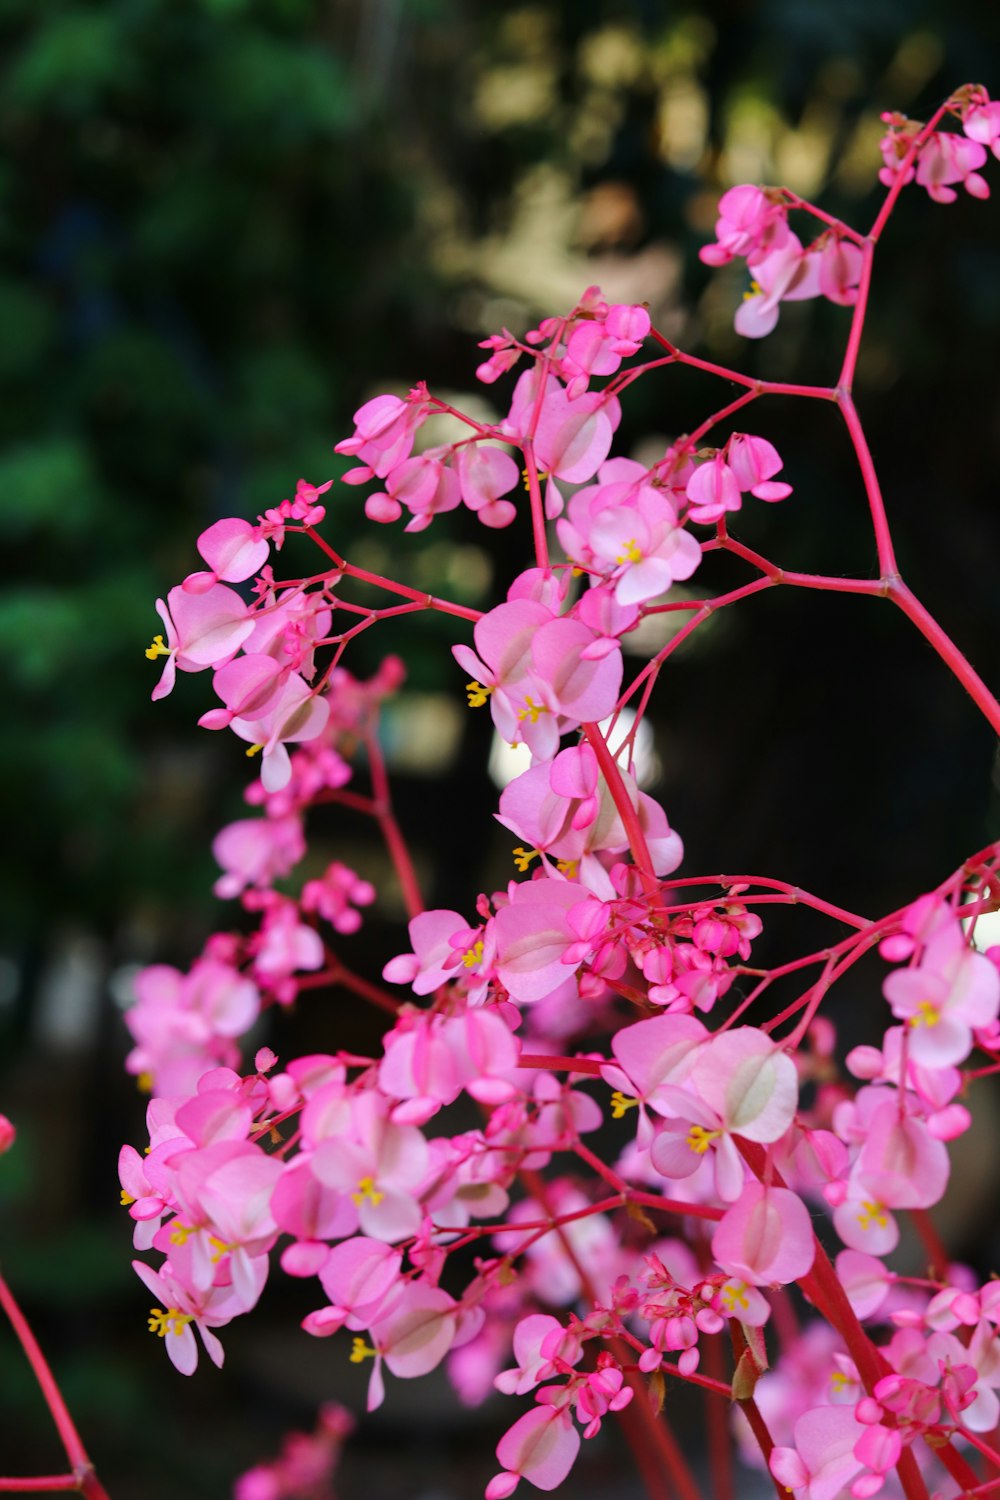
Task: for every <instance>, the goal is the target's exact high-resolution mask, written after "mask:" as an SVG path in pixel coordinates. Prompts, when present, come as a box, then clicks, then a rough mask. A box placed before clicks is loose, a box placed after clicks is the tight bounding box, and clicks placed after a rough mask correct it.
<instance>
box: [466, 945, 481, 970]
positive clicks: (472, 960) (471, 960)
mask: <svg viewBox="0 0 1000 1500" xmlns="http://www.w3.org/2000/svg"><path fill="white" fill-rule="evenodd" d="M482 956H483V940H482V938H480V939H479V941H478V942H475V943H473V945H472V947H471V948H466V950H465V953H464V954H463V956H462V967H463V968H464V969H474V968H475V967H476V964H477V963H479V961H480V959H481V958H482Z"/></svg>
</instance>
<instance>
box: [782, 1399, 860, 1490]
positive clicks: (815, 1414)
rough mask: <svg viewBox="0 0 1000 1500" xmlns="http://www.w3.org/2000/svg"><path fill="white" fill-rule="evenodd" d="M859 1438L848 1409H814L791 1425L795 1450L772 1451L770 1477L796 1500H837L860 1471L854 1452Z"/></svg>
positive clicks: (829, 1407) (819, 1407)
mask: <svg viewBox="0 0 1000 1500" xmlns="http://www.w3.org/2000/svg"><path fill="white" fill-rule="evenodd" d="M863 1434H864V1428H863V1427H862V1426H861V1424H860V1422H858V1420H857V1418H856V1417H855V1415H854V1413H853V1411H851V1410H850V1408H849V1407H846V1406H817V1407H814V1408H813V1409H812V1411H808V1412H805V1413H804V1414H803V1415H802V1416H801V1417H799V1419H798V1421H797V1422H796V1423H795V1447H794V1448H775V1449H774V1452H773V1453H772V1454H771V1458H770V1464H769V1467H770V1470H771V1473H772V1474H773V1475H774V1477H775V1479H776V1480H777V1481H778V1483H779V1484H783V1485H784V1486H785V1488H786V1489H788V1490H791V1491H792V1492H793V1493H794V1494H795V1496H796V1500H839V1497H840V1496H841V1495H842V1494H843V1491H844V1488H845V1487H846V1486H847V1485H848V1484H850V1482H851V1480H852V1479H853V1478H854V1476H855V1475H856V1474H857V1473H858V1471H859V1470H860V1469H861V1468H862V1463H861V1460H860V1459H858V1458H856V1457H855V1454H854V1448H855V1444H856V1443H857V1442H858V1440H859V1439H860V1438H861V1437H862V1436H863Z"/></svg>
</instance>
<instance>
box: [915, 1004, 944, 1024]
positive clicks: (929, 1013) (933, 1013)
mask: <svg viewBox="0 0 1000 1500" xmlns="http://www.w3.org/2000/svg"><path fill="white" fill-rule="evenodd" d="M940 1019H941V1012H940V1011H939V1010H938V1008H937V1006H936V1005H932V1004H931V1002H930V1001H929V1000H921V1002H920V1004H919V1005H918V1006H917V1011H916V1015H913V1016H911V1017H910V1022H909V1024H910V1025H911V1026H936V1025H937V1024H938V1022H939V1021H940Z"/></svg>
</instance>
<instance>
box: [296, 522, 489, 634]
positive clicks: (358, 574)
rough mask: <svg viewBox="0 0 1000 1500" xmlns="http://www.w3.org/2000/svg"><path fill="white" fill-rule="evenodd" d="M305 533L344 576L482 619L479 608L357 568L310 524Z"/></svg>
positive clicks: (426, 606) (429, 605)
mask: <svg viewBox="0 0 1000 1500" xmlns="http://www.w3.org/2000/svg"><path fill="white" fill-rule="evenodd" d="M305 533H306V535H307V536H308V537H310V538H311V539H312V541H314V542H315V543H316V546H317V547H319V548H320V550H321V551H322V552H325V553H326V555H327V557H329V558H330V560H331V561H332V562H333V563H334V564H335V567H336V571H337V572H338V573H342V574H343V575H344V577H345V578H356V579H358V581H359V582H360V583H370V584H372V585H373V586H374V587H375V588H378V589H384V590H385V592H386V593H387V594H399V595H401V596H402V597H403V598H404V599H414V600H416V601H417V602H418V603H419V604H422V605H423V607H424V609H436V610H439V611H440V612H441V613H442V614H446V615H457V616H458V618H459V619H460V620H473V621H476V620H481V619H482V616H483V612H482V610H481V609H469V608H467V606H466V605H464V604H453V603H452V601H451V600H450V599H439V598H438V597H437V596H436V595H435V594H425V593H423V592H422V591H421V590H420V589H411V588H410V587H409V586H408V585H407V584H405V583H395V582H393V580H392V579H391V578H383V577H382V575H381V573H370V572H369V571H368V569H367V568H358V567H355V565H354V564H353V563H349V562H345V560H344V559H343V558H342V557H341V556H340V555H339V553H337V552H334V550H333V548H332V547H331V546H330V545H329V544H328V543H327V542H325V541H324V540H323V538H322V537H321V536H320V534H319V532H317V531H314V530H313V528H312V527H311V526H307V527H305Z"/></svg>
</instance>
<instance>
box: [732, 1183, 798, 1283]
mask: <svg viewBox="0 0 1000 1500" xmlns="http://www.w3.org/2000/svg"><path fill="white" fill-rule="evenodd" d="M814 1253H815V1240H814V1237H813V1232H812V1222H811V1220H810V1218H809V1211H808V1209H807V1208H806V1206H805V1204H804V1203H803V1202H802V1199H801V1198H798V1197H796V1195H795V1194H794V1193H792V1192H789V1190H788V1189H787V1188H776V1187H765V1186H764V1185H763V1184H762V1183H759V1182H747V1183H746V1185H745V1186H744V1188H743V1191H742V1192H741V1194H740V1196H739V1198H738V1200H737V1201H736V1203H734V1204H733V1206H732V1208H730V1209H728V1210H727V1211H726V1213H725V1215H724V1216H723V1218H722V1219H721V1220H720V1221H719V1224H718V1227H717V1228H716V1230H715V1233H714V1235H713V1236H712V1254H713V1255H714V1257H715V1260H716V1262H717V1264H718V1265H719V1266H720V1267H721V1268H722V1270H723V1271H727V1272H728V1273H729V1275H731V1276H739V1277H740V1278H741V1279H742V1280H743V1281H747V1282H749V1283H750V1285H751V1286H772V1285H775V1284H777V1285H779V1286H786V1285H787V1284H788V1283H789V1282H790V1281H797V1280H798V1279H799V1277H800V1276H805V1275H807V1273H808V1272H809V1271H810V1270H811V1268H812V1263H813V1256H814Z"/></svg>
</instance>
